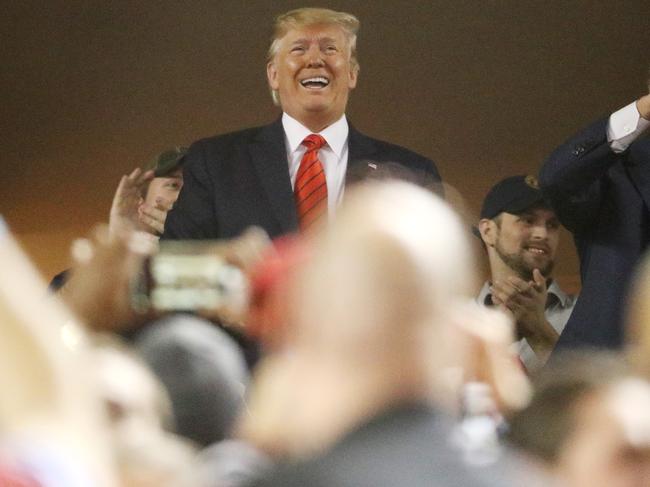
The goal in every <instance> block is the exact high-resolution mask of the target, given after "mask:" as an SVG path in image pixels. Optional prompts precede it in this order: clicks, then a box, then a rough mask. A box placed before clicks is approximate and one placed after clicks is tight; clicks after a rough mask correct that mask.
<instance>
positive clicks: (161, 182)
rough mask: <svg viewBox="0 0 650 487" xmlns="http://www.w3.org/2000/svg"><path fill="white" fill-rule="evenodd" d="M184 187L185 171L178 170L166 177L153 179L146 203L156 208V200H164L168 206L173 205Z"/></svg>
mask: <svg viewBox="0 0 650 487" xmlns="http://www.w3.org/2000/svg"><path fill="white" fill-rule="evenodd" d="M182 187H183V170H182V169H181V168H178V169H176V170H175V171H174V172H172V173H170V174H168V175H167V176H165V177H161V178H153V179H152V180H151V182H150V183H149V188H148V189H147V194H146V196H145V199H144V203H145V204H147V205H149V206H152V207H155V206H156V199H158V198H162V199H163V200H164V202H165V203H166V204H172V203H174V202H175V201H176V200H177V199H178V194H179V193H180V192H181V188H182Z"/></svg>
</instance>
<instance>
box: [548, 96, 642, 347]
mask: <svg viewBox="0 0 650 487" xmlns="http://www.w3.org/2000/svg"><path fill="white" fill-rule="evenodd" d="M648 126H650V95H645V96H643V97H641V98H640V99H639V100H637V101H636V102H633V103H631V104H629V105H628V106H626V107H624V108H622V109H621V110H618V111H617V112H614V113H613V114H612V115H611V116H610V117H609V118H605V119H602V120H599V121H597V122H595V123H594V124H592V125H590V126H589V127H587V128H585V129H584V130H582V131H581V132H579V133H578V134H577V135H575V136H574V137H572V138H571V139H569V140H568V141H567V142H566V143H564V144H563V145H561V146H560V147H559V148H557V149H556V150H555V151H554V152H553V153H552V154H551V155H550V157H549V158H548V160H547V161H546V162H545V164H544V166H543V167H542V170H541V173H540V183H541V186H542V190H543V191H544V192H545V194H546V196H547V197H548V198H549V200H550V201H551V203H552V205H553V207H554V209H555V212H556V213H557V215H558V217H559V219H560V221H561V222H562V224H563V225H564V226H565V227H566V228H568V229H569V230H570V231H571V232H572V233H573V235H574V239H575V243H576V247H577V251H578V256H579V257H580V275H581V279H582V291H581V293H580V298H579V299H578V302H577V303H576V306H575V309H574V310H573V314H572V315H571V318H570V319H569V321H568V323H567V325H566V328H565V329H564V332H563V333H562V336H561V337H560V339H559V341H558V344H557V347H556V349H558V348H576V347H584V346H594V347H604V348H617V347H619V346H620V345H621V342H622V339H623V326H622V325H623V320H624V312H625V305H626V296H627V291H628V288H629V284H630V278H631V277H632V274H633V272H634V269H635V266H636V264H637V261H638V259H639V257H640V256H641V254H642V253H643V252H644V251H645V250H646V247H647V243H648V236H649V235H650V233H649V230H650V228H649V224H650V221H649V217H650V212H649V210H648V208H650V166H649V164H650V141H648V140H638V137H639V136H640V135H641V134H642V133H643V131H644V130H646V129H647V127H648Z"/></svg>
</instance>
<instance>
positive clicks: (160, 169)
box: [147, 146, 187, 178]
mask: <svg viewBox="0 0 650 487" xmlns="http://www.w3.org/2000/svg"><path fill="white" fill-rule="evenodd" d="M186 154H187V147H182V146H177V147H174V148H173V149H168V150H166V151H164V152H162V153H160V154H159V155H158V157H156V158H155V159H154V160H153V161H151V162H150V163H149V164H148V165H147V170H148V171H151V170H153V171H154V176H155V177H157V178H161V177H165V176H167V175H168V174H169V173H171V172H173V171H175V170H176V169H177V168H179V167H180V166H182V165H183V160H184V158H185V155H186Z"/></svg>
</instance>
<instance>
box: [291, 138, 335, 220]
mask: <svg viewBox="0 0 650 487" xmlns="http://www.w3.org/2000/svg"><path fill="white" fill-rule="evenodd" d="M302 145H304V146H305V147H307V152H305V155H304V156H302V160H301V161H300V167H299V168H298V174H297V175H296V182H295V184H294V190H293V194H294V196H295V198H296V210H297V212H298V223H299V224H300V230H302V231H304V230H306V229H307V228H309V227H310V226H311V225H312V224H313V223H314V222H315V221H316V220H318V219H319V218H320V217H321V216H322V215H323V214H327V181H326V180H325V171H324V170H323V164H322V163H321V162H320V161H319V160H318V150H319V149H320V148H321V147H323V146H324V145H325V139H323V138H322V137H321V136H320V135H317V134H311V135H308V136H307V137H305V140H303V141H302Z"/></svg>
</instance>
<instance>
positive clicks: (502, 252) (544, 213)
mask: <svg viewBox="0 0 650 487" xmlns="http://www.w3.org/2000/svg"><path fill="white" fill-rule="evenodd" d="M496 232H497V234H496V241H495V244H494V250H495V251H496V253H497V255H498V256H499V257H500V258H501V260H502V261H503V262H504V263H505V264H506V265H507V266H508V267H510V268H511V269H512V270H513V271H515V272H516V273H517V274H518V275H519V276H520V277H521V278H522V279H527V280H529V279H532V275H533V270H534V269H539V271H540V272H541V273H542V275H544V277H550V275H551V272H552V270H553V265H554V263H555V253H556V251H557V245H558V242H559V236H560V223H559V221H558V219H557V217H556V216H555V213H554V212H553V211H552V210H550V209H547V208H541V207H535V208H530V209H528V210H526V211H524V212H523V213H521V214H519V215H512V214H510V213H501V214H500V218H499V222H498V223H497V229H496Z"/></svg>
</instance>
